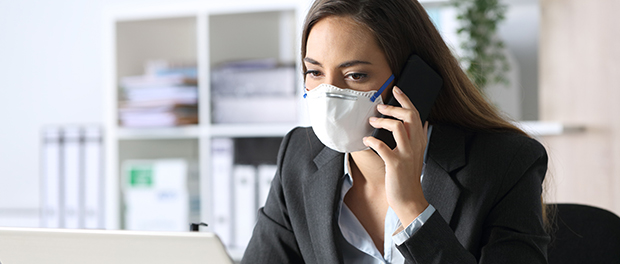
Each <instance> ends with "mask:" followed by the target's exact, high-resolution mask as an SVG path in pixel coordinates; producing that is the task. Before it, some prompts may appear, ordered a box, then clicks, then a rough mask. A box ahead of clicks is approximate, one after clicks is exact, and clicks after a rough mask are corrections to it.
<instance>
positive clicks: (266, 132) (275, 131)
mask: <svg viewBox="0 0 620 264" xmlns="http://www.w3.org/2000/svg"><path fill="white" fill-rule="evenodd" d="M296 126H297V124H240V125H236V124H216V125H212V126H211V128H210V135H211V136H212V137H283V136H284V135H286V133H288V132H289V131H290V130H291V129H293V128H294V127H296Z"/></svg>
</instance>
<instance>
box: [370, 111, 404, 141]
mask: <svg viewBox="0 0 620 264" xmlns="http://www.w3.org/2000/svg"><path fill="white" fill-rule="evenodd" d="M369 122H370V125H371V126H373V127H374V128H383V129H385V130H387V131H390V132H392V135H393V136H394V140H395V141H396V146H397V147H398V146H408V145H409V133H408V131H407V128H406V127H405V124H404V123H403V122H401V121H398V120H394V119H389V118H377V117H371V118H370V119H369ZM401 149H402V148H401Z"/></svg>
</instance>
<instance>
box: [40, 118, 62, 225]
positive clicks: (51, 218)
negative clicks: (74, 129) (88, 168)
mask: <svg viewBox="0 0 620 264" xmlns="http://www.w3.org/2000/svg"><path fill="white" fill-rule="evenodd" d="M42 136H43V141H42V144H43V151H42V152H43V158H42V160H43V170H42V177H41V226H42V227H49V228H60V227H61V223H60V185H59V183H60V161H61V159H60V151H61V144H60V129H59V128H56V127H50V128H46V129H44V130H43V135H42Z"/></svg>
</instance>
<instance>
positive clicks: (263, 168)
mask: <svg viewBox="0 0 620 264" xmlns="http://www.w3.org/2000/svg"><path fill="white" fill-rule="evenodd" d="M277 169H278V167H277V166H276V165H273V164H261V165H258V207H259V208H260V207H263V206H265V202H266V201H267V196H268V195H269V189H270V188H271V180H273V176H274V175H275V174H276V171H277Z"/></svg>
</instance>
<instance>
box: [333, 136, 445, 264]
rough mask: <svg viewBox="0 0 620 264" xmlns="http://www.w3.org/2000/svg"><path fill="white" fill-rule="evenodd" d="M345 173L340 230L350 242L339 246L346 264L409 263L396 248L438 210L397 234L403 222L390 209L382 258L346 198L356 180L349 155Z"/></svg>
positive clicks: (426, 213)
mask: <svg viewBox="0 0 620 264" xmlns="http://www.w3.org/2000/svg"><path fill="white" fill-rule="evenodd" d="M431 131H432V126H429V129H428V135H427V136H428V138H427V144H426V150H425V151H424V166H423V168H422V175H420V181H421V180H422V178H423V177H424V168H425V167H426V155H427V151H428V142H430V137H431ZM344 170H345V171H344V173H345V180H344V183H343V184H342V190H341V195H340V203H339V210H338V226H339V227H340V231H341V232H342V235H343V237H344V238H345V240H346V242H347V243H344V242H343V243H340V245H339V246H340V248H341V249H342V254H343V259H344V262H345V263H360V264H365V263H373V264H374V263H391V264H396V263H398V264H400V263H405V259H404V257H403V256H402V254H401V253H400V251H399V250H398V249H397V248H396V246H398V245H401V244H402V243H404V242H405V241H406V240H407V239H409V237H411V236H412V235H413V234H414V233H415V232H416V231H417V230H418V229H420V227H422V225H423V224H424V222H426V221H427V220H428V218H430V216H431V215H432V214H433V213H434V212H435V208H434V207H433V206H432V205H429V206H428V207H427V208H426V209H425V210H424V211H423V212H422V213H421V214H420V215H419V216H418V217H417V218H416V219H415V220H413V222H411V224H409V225H408V226H407V227H406V228H405V229H403V230H401V231H399V232H397V233H396V231H397V230H399V228H401V222H400V220H399V219H398V216H397V215H396V213H395V212H394V210H392V208H388V211H387V214H386V215H385V222H384V226H385V228H384V232H383V233H384V236H383V241H384V242H383V252H384V254H383V255H381V252H380V251H379V250H378V249H377V247H376V246H375V244H374V242H373V241H372V238H371V237H370V235H369V234H368V232H367V231H366V229H364V226H362V224H361V223H360V221H359V220H358V219H357V217H355V214H353V212H352V211H351V210H350V209H349V208H348V207H347V205H346V204H345V203H344V197H345V195H346V194H347V192H348V191H349V190H350V189H351V187H353V178H352V177H351V174H350V173H349V172H350V171H351V170H350V164H349V153H346V154H345V155H344ZM394 233H396V234H394Z"/></svg>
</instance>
